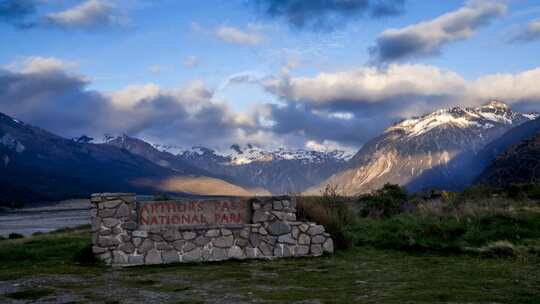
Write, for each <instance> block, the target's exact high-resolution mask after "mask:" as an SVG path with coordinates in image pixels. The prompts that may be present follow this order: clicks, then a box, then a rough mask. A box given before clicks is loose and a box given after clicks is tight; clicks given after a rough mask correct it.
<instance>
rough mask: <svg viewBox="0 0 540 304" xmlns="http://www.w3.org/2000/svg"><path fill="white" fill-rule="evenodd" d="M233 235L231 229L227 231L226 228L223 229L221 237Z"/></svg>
mask: <svg viewBox="0 0 540 304" xmlns="http://www.w3.org/2000/svg"><path fill="white" fill-rule="evenodd" d="M232 234H233V233H232V231H231V230H229V229H226V228H222V229H221V235H223V236H229V235H232Z"/></svg>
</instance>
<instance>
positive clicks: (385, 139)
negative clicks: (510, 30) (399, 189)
mask: <svg viewBox="0 0 540 304" xmlns="http://www.w3.org/2000/svg"><path fill="white" fill-rule="evenodd" d="M537 117H538V114H536V113H528V114H524V113H518V112H514V111H512V110H510V109H509V107H508V106H507V105H506V104H504V103H502V102H499V101H490V102H488V103H486V104H484V105H483V106H480V107H477V108H461V107H454V108H450V109H443V110H438V111H435V112H433V113H429V114H426V115H422V116H420V117H414V118H410V119H406V120H403V121H401V122H399V123H396V124H394V125H393V126H391V127H389V128H388V129H386V130H385V131H384V132H383V134H382V135H380V136H379V137H377V138H375V139H373V140H372V141H370V142H368V143H367V144H365V145H364V146H363V147H362V149H360V151H358V153H356V155H355V156H354V157H353V158H352V159H351V160H350V161H349V162H348V164H347V168H346V169H345V170H343V171H341V172H339V173H337V174H335V175H333V176H332V177H330V178H329V179H327V180H325V181H324V182H322V183H321V184H319V185H318V186H316V187H314V188H311V189H310V190H309V191H308V192H318V191H320V190H321V189H323V188H324V187H325V186H326V185H327V184H332V185H337V186H338V188H339V189H340V190H341V191H343V192H344V193H346V194H358V193H364V192H368V191H371V190H373V189H376V188H379V187H381V186H382V185H384V184H385V183H395V184H400V185H405V186H407V187H408V188H409V189H410V190H413V191H416V190H421V189H424V188H445V189H457V188H461V187H463V186H466V185H467V184H468V183H470V182H471V181H472V180H473V179H474V178H475V177H476V176H477V175H478V174H479V173H480V172H479V171H478V170H480V169H477V168H473V167H471V166H470V165H471V162H470V160H471V159H473V158H474V156H475V155H476V154H477V153H478V152H479V151H480V150H481V149H482V148H483V147H484V146H485V145H486V144H488V143H490V142H491V141H493V140H494V139H496V138H498V137H500V136H501V135H503V134H504V133H505V132H506V131H508V130H509V129H511V128H513V127H515V126H518V125H520V124H522V123H524V122H527V121H530V120H533V119H536V118H537ZM465 164H467V166H465Z"/></svg>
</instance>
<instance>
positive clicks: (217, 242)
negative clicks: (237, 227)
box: [212, 236, 234, 248]
mask: <svg viewBox="0 0 540 304" xmlns="http://www.w3.org/2000/svg"><path fill="white" fill-rule="evenodd" d="M212 243H213V244H214V246H216V247H220V248H228V247H231V246H232V245H233V244H234V238H233V237H232V236H222V237H218V238H216V239H214V240H213V241H212Z"/></svg>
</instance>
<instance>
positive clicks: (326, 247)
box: [323, 238, 334, 253]
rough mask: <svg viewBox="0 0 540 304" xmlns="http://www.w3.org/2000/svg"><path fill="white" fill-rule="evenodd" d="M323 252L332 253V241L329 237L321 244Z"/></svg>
mask: <svg viewBox="0 0 540 304" xmlns="http://www.w3.org/2000/svg"><path fill="white" fill-rule="evenodd" d="M323 250H324V252H328V253H334V241H333V240H332V239H330V238H328V239H326V241H325V242H324V244H323Z"/></svg>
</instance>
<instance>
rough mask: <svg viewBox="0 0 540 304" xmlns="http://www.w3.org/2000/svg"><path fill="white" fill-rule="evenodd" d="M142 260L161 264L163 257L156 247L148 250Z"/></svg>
mask: <svg viewBox="0 0 540 304" xmlns="http://www.w3.org/2000/svg"><path fill="white" fill-rule="evenodd" d="M144 262H145V263H146V264H149V265H153V264H162V263H163V259H162V258H161V252H160V251H158V250H156V249H152V250H150V251H148V253H146V256H145V257H144Z"/></svg>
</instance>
